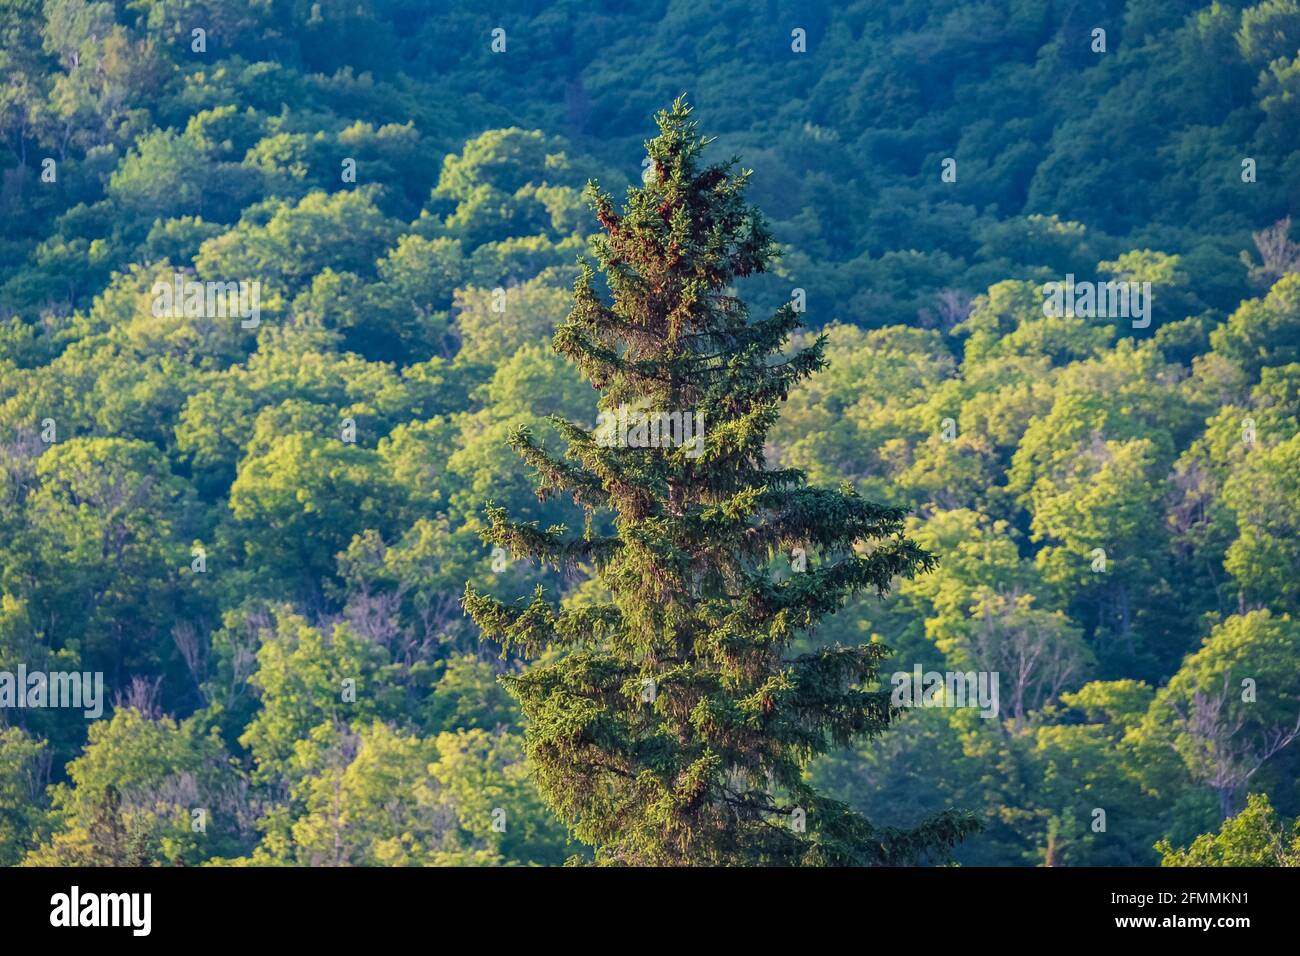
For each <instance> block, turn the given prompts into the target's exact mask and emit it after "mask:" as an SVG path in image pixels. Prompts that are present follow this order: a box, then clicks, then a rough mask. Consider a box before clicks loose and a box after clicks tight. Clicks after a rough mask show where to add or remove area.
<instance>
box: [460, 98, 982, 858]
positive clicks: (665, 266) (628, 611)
mask: <svg viewBox="0 0 1300 956" xmlns="http://www.w3.org/2000/svg"><path fill="white" fill-rule="evenodd" d="M690 112H691V111H690V108H689V107H688V106H687V105H686V104H685V103H684V102H683V101H682V100H680V99H679V100H678V101H677V102H676V103H675V104H674V105H673V108H672V109H671V110H670V111H666V112H663V113H660V115H659V117H658V124H659V135H658V136H657V137H656V138H655V139H653V140H651V141H650V142H649V143H648V144H647V151H648V153H649V159H650V162H649V164H648V167H647V174H646V177H645V183H644V185H643V186H641V187H637V188H632V189H630V190H629V192H628V200H627V204H626V206H625V207H624V209H623V210H622V211H621V212H619V211H616V210H615V208H614V204H613V202H612V200H611V198H610V197H609V196H608V195H607V194H605V193H604V192H602V191H600V190H599V188H598V187H596V186H595V185H594V184H592V185H589V186H588V198H589V201H590V203H591V205H592V207H593V209H594V211H595V214H596V217H597V218H598V219H599V221H600V223H601V225H602V226H603V228H604V234H598V235H597V236H596V237H595V239H594V240H593V243H592V247H591V248H592V251H593V254H594V255H595V257H596V259H597V262H598V265H599V270H600V272H601V273H603V275H604V278H605V281H606V282H607V284H608V288H609V291H610V292H611V293H612V304H607V303H606V301H605V299H604V298H603V297H602V295H601V293H600V292H599V291H598V290H597V288H596V285H595V278H596V276H595V272H594V270H593V269H592V268H591V267H590V265H589V264H588V263H586V262H583V263H582V271H581V275H580V277H579V278H578V281H577V283H576V286H575V291H574V307H573V310H572V312H571V313H570V314H569V317H568V318H567V319H566V321H565V322H564V324H563V325H562V326H560V328H559V329H558V330H557V332H556V334H555V338H554V346H555V349H556V350H557V351H558V352H560V353H561V354H562V355H565V356H566V357H568V358H569V359H570V360H572V361H573V362H574V363H575V364H576V365H577V366H578V368H579V369H580V370H581V371H582V372H583V374H584V375H585V376H586V377H587V378H588V379H589V380H590V381H591V383H592V385H593V386H594V387H596V388H597V389H599V390H600V392H601V396H600V400H599V403H598V404H599V408H600V409H601V410H602V412H604V413H606V414H608V415H611V416H616V415H617V413H618V409H619V408H620V406H630V407H633V408H635V409H637V410H647V411H648V412H650V413H651V414H652V415H653V414H656V413H664V414H670V413H675V412H680V413H684V414H685V415H688V416H691V417H692V420H694V418H693V416H694V415H695V414H696V413H700V414H702V415H703V423H704V429H703V434H704V439H703V442H702V445H701V446H694V445H692V444H690V443H687V442H684V441H678V442H676V443H674V442H661V443H660V444H661V445H666V447H645V448H643V447H624V445H626V444H630V442H622V443H621V440H620V439H618V438H617V437H612V436H611V429H609V428H605V429H601V428H599V427H598V428H597V429H595V430H591V429H587V428H584V427H582V426H580V425H577V424H573V423H570V422H566V421H563V420H561V419H558V418H553V419H552V421H553V422H554V424H555V426H556V428H557V429H558V430H559V432H560V434H561V435H562V436H563V438H564V439H565V440H566V441H567V442H568V447H567V450H566V451H565V453H564V455H563V456H562V457H557V456H555V455H554V454H552V453H551V452H549V451H547V450H546V449H545V448H544V447H542V446H541V445H540V444H539V443H538V442H536V441H535V440H534V439H533V437H532V436H531V434H530V433H529V431H528V430H527V429H524V428H521V429H519V430H517V431H516V432H515V433H513V435H512V437H511V444H512V446H513V447H514V448H515V450H516V451H517V452H518V453H519V454H520V455H521V456H522V458H523V459H524V460H525V461H526V462H527V463H528V464H529V465H531V466H532V467H533V468H534V469H535V470H536V472H537V476H536V482H537V494H538V495H539V497H542V498H546V497H549V496H551V495H553V494H568V495H570V496H571V497H572V498H573V500H574V501H575V502H576V503H577V504H578V505H579V506H581V507H583V508H584V509H585V510H586V512H587V514H588V521H587V528H586V531H585V533H584V534H583V535H582V536H581V537H577V538H573V537H570V536H569V532H568V529H567V528H565V527H563V526H555V527H551V528H548V529H546V530H542V529H540V528H539V527H537V525H536V524H535V523H526V522H518V521H512V520H510V519H509V518H508V517H507V515H506V514H505V512H504V510H503V509H500V508H496V507H493V506H489V508H488V517H489V526H488V527H487V529H486V530H485V531H484V532H483V538H484V540H485V541H487V542H489V543H492V544H495V545H499V546H501V547H504V548H506V549H508V550H510V551H511V552H512V553H513V554H515V555H516V556H517V557H525V556H526V557H529V558H534V559H538V560H541V561H543V562H546V563H549V564H553V565H556V566H565V565H573V564H587V563H589V564H591V565H594V567H595V568H596V570H597V572H598V575H599V578H600V581H601V583H602V584H603V585H604V587H605V588H607V589H608V592H609V594H610V595H611V596H612V599H611V600H610V602H609V603H607V604H595V605H590V604H585V605H582V606H572V607H564V608H560V609H557V608H555V607H553V606H552V605H551V604H550V603H549V602H548V601H547V600H546V597H545V595H544V593H543V592H542V591H541V590H540V589H539V590H538V592H537V593H536V594H535V595H534V597H533V598H532V600H531V602H520V603H517V604H515V605H513V606H511V605H509V604H506V603H504V602H502V601H499V600H497V599H496V598H493V597H491V596H489V595H486V594H483V593H480V592H478V591H476V590H475V589H474V588H473V587H470V586H467V588H466V592H465V596H464V599H463V603H464V607H465V609H466V611H467V613H468V614H469V615H470V616H471V617H472V618H473V619H474V621H475V622H476V623H477V624H478V626H479V627H480V629H481V630H482V633H483V636H484V638H485V639H489V640H492V641H495V642H497V643H499V644H500V646H501V647H502V652H503V654H504V653H511V652H514V653H519V654H522V655H525V656H534V655H539V654H540V653H541V652H542V651H544V650H547V649H550V650H551V651H552V653H550V654H549V655H548V656H547V658H546V659H545V660H544V661H543V662H540V663H538V664H536V665H535V666H533V667H532V668H531V669H529V670H528V671H526V672H525V673H523V674H522V675H519V676H513V677H508V678H505V679H504V680H505V683H506V685H507V688H508V689H509V690H510V691H511V693H513V694H514V696H515V697H517V698H518V700H519V702H520V705H521V708H522V710H523V712H524V715H525V717H526V719H527V723H528V731H527V752H528V756H529V757H530V759H531V761H532V764H533V766H534V768H535V772H536V774H537V779H538V783H539V786H540V789H541V791H542V793H543V795H544V797H545V799H546V800H547V802H548V803H549V804H550V806H551V807H552V808H553V809H554V810H555V811H556V812H557V813H558V814H559V816H560V817H561V818H562V819H563V820H564V821H565V822H566V823H567V824H568V825H569V826H570V827H571V828H572V829H573V832H574V834H575V835H576V836H577V837H578V838H579V839H581V840H583V841H584V842H587V843H590V844H592V845H594V846H595V847H596V850H597V859H598V860H599V861H601V862H607V863H624V864H649V865H664V864H771V865H795V864H830V865H855V864H888V863H901V862H908V861H912V860H915V859H917V858H918V857H921V856H923V855H925V854H926V853H928V852H930V851H937V850H942V849H945V848H947V847H950V846H951V845H953V844H954V843H955V842H957V841H958V840H959V839H961V838H962V837H963V836H964V835H965V834H966V833H968V832H969V831H970V830H972V829H973V828H974V823H973V822H972V820H971V818H969V817H967V816H965V815H963V814H960V813H956V812H952V811H949V812H945V813H943V814H941V815H939V816H937V817H934V818H932V819H930V820H929V821H927V822H925V823H924V824H922V825H921V826H919V827H918V828H916V829H914V830H911V831H898V830H892V829H890V830H886V829H880V828H877V827H874V826H872V825H871V824H870V823H869V822H868V821H867V820H866V819H865V818H864V817H862V816H860V815H858V814H857V813H855V812H853V811H852V810H850V809H849V808H848V807H847V806H845V805H844V804H841V803H838V802H835V801H832V800H829V799H826V798H823V797H821V796H819V795H818V793H817V792H816V791H814V790H813V789H812V788H811V787H810V786H809V785H808V784H807V783H806V781H805V778H804V768H805V766H806V765H807V763H808V761H809V760H810V759H811V758H812V757H813V756H815V755H817V754H820V753H824V752H826V751H827V750H829V749H830V748H832V747H835V746H839V745H843V744H847V743H848V742H850V741H852V740H855V739H860V738H863V737H870V736H874V735H877V734H879V733H881V732H882V731H884V730H885V728H886V727H887V725H888V724H889V723H890V721H891V719H892V718H893V717H894V716H895V711H894V709H893V708H892V707H891V703H890V699H889V698H890V695H889V690H888V689H887V688H886V689H884V690H882V689H881V688H880V681H879V679H878V675H877V672H878V667H879V664H880V660H881V658H882V656H883V655H884V654H885V653H886V650H885V648H884V647H883V646H882V645H880V644H867V645H863V646H857V647H844V646H834V647H828V648H824V649H820V650H815V651H813V652H810V653H803V654H794V653H793V652H792V651H791V644H792V642H793V641H795V639H796V638H797V637H798V636H800V634H801V633H804V632H807V631H808V630H810V629H811V628H813V627H814V626H815V625H816V624H817V623H818V622H819V621H821V620H822V619H823V618H825V617H826V616H828V615H830V614H833V613H834V612H835V611H836V610H838V609H839V608H840V607H841V606H842V605H843V603H844V602H845V601H846V599H847V598H848V597H850V596H851V595H852V594H854V593H855V592H858V591H862V590H866V589H870V590H874V591H876V592H878V593H879V594H881V595H883V594H884V593H885V592H886V591H888V590H889V588H890V586H891V583H892V582H893V581H894V580H895V579H896V578H898V577H900V576H901V577H910V576H912V575H914V574H916V573H918V572H922V571H925V570H928V569H929V568H930V567H931V566H932V565H933V564H934V559H933V557H932V556H931V555H930V554H928V553H927V552H925V551H923V550H922V549H921V548H920V547H918V546H917V545H916V544H915V543H914V542H912V541H910V540H908V539H907V538H905V537H904V536H903V534H902V520H903V517H904V513H903V512H902V511H901V510H898V509H893V508H886V507H882V506H879V505H876V504H873V503H871V502H868V501H866V500H864V499H862V498H860V497H859V496H858V495H857V494H855V493H854V492H853V491H852V490H851V489H850V488H849V487H848V486H845V487H843V488H841V489H840V490H839V491H829V490H823V489H819V488H812V487H808V486H807V485H806V484H805V481H804V476H803V474H802V472H799V471H796V470H769V469H768V468H767V467H766V466H765V454H764V444H765V438H766V436H767V432H768V429H769V428H770V427H771V426H772V424H773V423H774V422H775V421H776V419H777V417H778V409H779V407H780V405H781V403H782V402H784V401H785V399H786V397H787V395H788V393H789V391H790V389H791V388H792V387H793V386H794V385H795V384H796V383H797V382H799V381H800V380H802V379H804V378H806V377H807V376H809V375H810V374H812V373H813V372H815V371H817V370H818V369H820V368H821V367H822V366H823V365H824V364H825V361H824V359H823V355H822V351H823V347H824V343H823V341H822V340H821V339H818V340H816V341H815V342H814V344H813V345H812V346H811V347H809V348H806V349H803V350H801V351H797V352H794V353H787V352H786V351H785V345H786V342H787V341H788V339H789V336H790V334H791V332H792V331H794V330H795V329H796V328H798V326H799V325H800V321H799V316H798V314H797V311H796V309H795V307H794V306H793V305H792V304H787V305H785V306H782V307H781V308H780V309H779V310H777V311H776V313H775V314H773V315H772V316H771V317H770V318H767V319H765V320H762V321H752V322H751V321H750V320H749V317H748V312H747V309H746V306H745V305H744V303H743V302H742V301H740V300H739V299H738V298H736V297H735V296H734V294H733V288H734V287H733V283H734V282H735V280H737V279H741V278H744V277H746V276H750V275H752V274H755V273H759V272H763V271H764V270H765V269H766V267H767V266H768V265H769V263H770V262H771V261H772V259H773V258H774V257H775V255H776V253H777V250H776V246H775V243H774V241H773V239H772V236H771V234H770V233H769V231H768V228H767V226H766V224H765V222H764V220H763V218H762V216H761V215H760V213H759V212H758V211H757V210H756V209H755V208H753V207H751V206H749V205H748V204H747V203H746V202H745V199H744V192H745V188H746V185H747V182H748V178H749V172H748V171H742V170H738V169H737V168H736V162H737V161H736V160H735V159H733V160H731V161H729V162H727V163H723V164H716V165H708V166H705V165H703V164H702V160H701V153H702V151H703V150H704V148H705V147H706V146H707V145H708V141H707V140H705V139H703V138H701V137H700V136H699V135H698V134H697V131H696V123H695V122H694V121H692V120H691V119H690ZM678 437H679V438H681V437H684V434H681V433H679V435H678ZM596 512H601V513H602V514H606V513H608V514H612V531H613V533H612V534H609V535H602V534H599V533H598V531H597V529H598V527H599V525H598V523H597V522H596V521H595V520H594V517H595V514H596ZM794 549H803V554H804V555H806V556H807V559H806V565H805V564H804V562H803V561H797V562H796V566H798V567H800V568H801V570H800V572H799V573H784V574H782V573H780V572H779V570H778V569H782V568H785V569H788V568H789V567H790V563H789V560H788V559H789V556H790V555H791V554H792V553H793V552H794Z"/></svg>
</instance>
